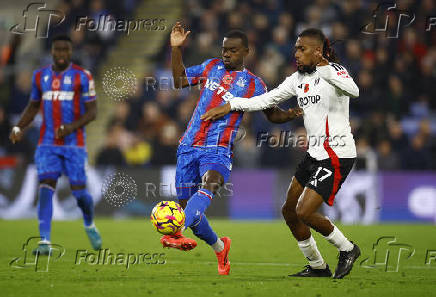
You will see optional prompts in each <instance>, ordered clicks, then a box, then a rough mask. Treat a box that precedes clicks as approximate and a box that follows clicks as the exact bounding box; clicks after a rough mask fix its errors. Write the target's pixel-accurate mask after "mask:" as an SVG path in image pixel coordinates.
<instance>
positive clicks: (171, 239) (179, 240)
mask: <svg viewBox="0 0 436 297" xmlns="http://www.w3.org/2000/svg"><path fill="white" fill-rule="evenodd" d="M160 242H161V243H162V245H163V247H167V248H175V249H179V250H181V251H190V250H192V249H194V248H195V247H196V246H197V242H196V241H195V240H194V239H191V238H188V237H185V236H183V234H182V232H181V231H178V232H176V233H174V234H171V235H164V236H162V238H161V239H160Z"/></svg>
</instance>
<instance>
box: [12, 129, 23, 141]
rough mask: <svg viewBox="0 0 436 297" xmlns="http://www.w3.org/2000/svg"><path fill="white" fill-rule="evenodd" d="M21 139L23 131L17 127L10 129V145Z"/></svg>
mask: <svg viewBox="0 0 436 297" xmlns="http://www.w3.org/2000/svg"><path fill="white" fill-rule="evenodd" d="M22 138H23V131H21V129H20V128H19V127H17V126H15V127H13V128H12V131H11V134H10V135H9V139H10V140H11V142H12V143H14V144H15V143H17V142H18V141H20V140H21V139H22Z"/></svg>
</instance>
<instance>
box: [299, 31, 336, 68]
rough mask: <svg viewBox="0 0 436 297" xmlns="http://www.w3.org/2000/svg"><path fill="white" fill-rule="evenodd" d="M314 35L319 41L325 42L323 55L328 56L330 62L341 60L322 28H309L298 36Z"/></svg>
mask: <svg viewBox="0 0 436 297" xmlns="http://www.w3.org/2000/svg"><path fill="white" fill-rule="evenodd" d="M305 36H307V37H314V38H317V39H318V40H319V41H321V42H322V44H323V47H322V48H323V50H322V55H323V56H324V58H326V59H327V60H328V61H329V62H336V63H337V62H339V59H338V57H337V56H336V53H335V51H334V50H333V48H332V47H331V44H330V41H329V39H328V38H327V37H325V35H324V33H322V31H321V30H320V29H316V28H309V29H306V30H304V31H303V32H301V33H300V34H299V35H298V37H305Z"/></svg>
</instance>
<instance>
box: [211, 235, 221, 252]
mask: <svg viewBox="0 0 436 297" xmlns="http://www.w3.org/2000/svg"><path fill="white" fill-rule="evenodd" d="M211 247H212V248H213V250H214V251H215V252H217V253H219V252H222V250H224V242H223V241H222V240H221V239H220V238H218V240H217V241H216V242H215V243H214V244H212V245H211Z"/></svg>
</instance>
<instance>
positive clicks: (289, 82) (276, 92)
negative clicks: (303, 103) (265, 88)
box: [201, 76, 296, 121]
mask: <svg viewBox="0 0 436 297" xmlns="http://www.w3.org/2000/svg"><path fill="white" fill-rule="evenodd" d="M293 79H294V78H293V76H289V77H287V78H286V79H285V81H284V82H282V83H281V84H280V85H279V86H278V87H277V88H275V89H273V90H271V91H269V92H266V93H263V94H262V95H259V96H255V97H251V98H238V97H236V98H233V99H231V100H230V101H229V102H228V103H226V104H224V105H221V106H218V107H215V108H212V109H210V110H208V111H207V112H206V113H205V114H203V115H202V116H201V119H202V120H203V121H209V120H212V121H214V120H217V119H219V118H221V117H223V116H225V115H226V114H228V113H229V112H230V111H258V110H263V109H267V108H271V107H274V106H276V105H277V104H279V103H280V102H283V101H285V100H287V99H289V98H291V97H292V96H295V94H296V93H295V89H294V86H293Z"/></svg>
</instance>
